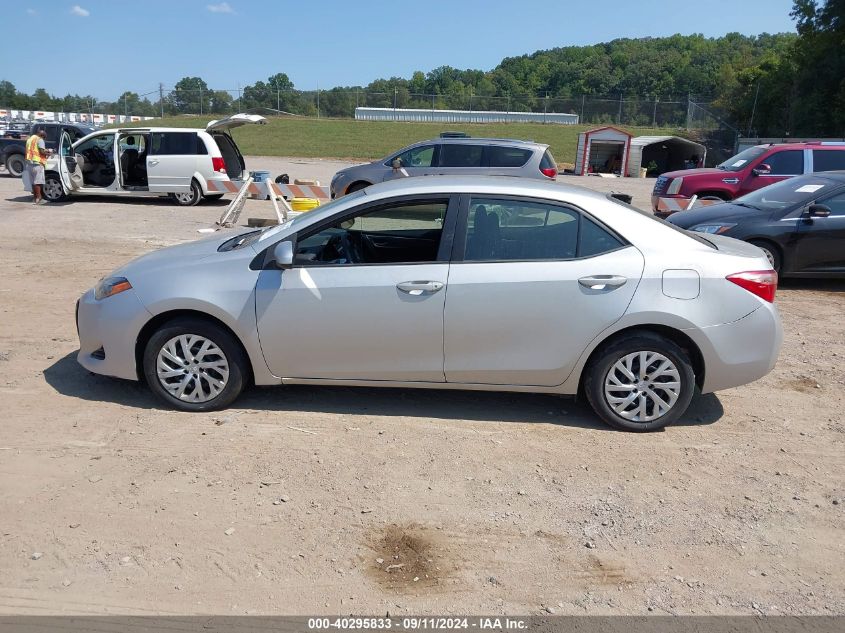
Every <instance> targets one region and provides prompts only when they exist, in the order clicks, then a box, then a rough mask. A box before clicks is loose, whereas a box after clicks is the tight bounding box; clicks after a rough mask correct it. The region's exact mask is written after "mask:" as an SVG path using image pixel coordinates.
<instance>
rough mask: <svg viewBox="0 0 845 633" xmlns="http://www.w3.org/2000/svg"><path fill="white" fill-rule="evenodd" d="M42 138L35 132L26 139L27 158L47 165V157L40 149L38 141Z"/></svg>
mask: <svg viewBox="0 0 845 633" xmlns="http://www.w3.org/2000/svg"><path fill="white" fill-rule="evenodd" d="M40 140H41V137H40V136H38V135H37V134H33V135H32V136H30V137H29V138H28V139H26V160H27V161H29V162H31V163H38V164H40V165H45V164H46V163H47V158H46V157H45V156H42V155H41V151H40V150H39V149H38V141H40Z"/></svg>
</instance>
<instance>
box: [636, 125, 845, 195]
mask: <svg viewBox="0 0 845 633" xmlns="http://www.w3.org/2000/svg"><path fill="white" fill-rule="evenodd" d="M837 169H845V142H829V143H826V142H820V141H814V142H810V143H780V144H774V143H772V144H770V145H756V146H754V147H749V148H748V149H746V150H744V151H742V152H740V153H739V154H737V155H736V156H734V157H733V158H729V159H728V160H726V161H725V162H724V163H722V164H721V165H718V166H717V167H715V168H702V169H684V170H681V171H671V172H667V173H665V174H663V175H662V176H660V177H659V178H658V179H657V182H655V183H654V191H652V193H651V206H652V207H653V208H654V209H655V210H657V199H658V198H691V197H692V196H694V195H697V196H698V197H699V198H702V197H704V196H712V197H716V198H721V199H722V200H733V199H734V198H738V197H739V196H744V195H745V194H746V193H749V192H751V191H754V190H755V189H760V188H762V187H765V186H766V185H770V184H772V183H773V182H778V181H780V180H785V179H786V178H790V177H792V176H799V175H801V174H809V173H811V172H814V171H833V170H837Z"/></svg>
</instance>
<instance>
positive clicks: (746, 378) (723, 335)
mask: <svg viewBox="0 0 845 633" xmlns="http://www.w3.org/2000/svg"><path fill="white" fill-rule="evenodd" d="M685 332H686V333H687V334H688V335H689V336H690V338H692V339H693V340H694V341H695V342H696V344H698V347H699V349H700V350H701V353H702V355H703V357H704V367H705V376H704V386H703V387H702V389H701V392H702V393H710V392H712V391H720V390H722V389H729V388H731V387H739V386H741V385H746V384H748V383H750V382H754V381H755V380H758V379H760V378H762V377H763V376H765V375H766V374H768V373H769V372H770V371H771V370H772V368H773V367H774V366H775V363H776V362H777V359H778V354H779V353H780V348H781V344H782V342H783V328H782V326H781V321H780V314H779V313H778V310H777V308H776V307H775V305H774V304H770V303H766V304H764V305H762V306H760V307H759V308H757V309H756V310H755V311H754V312H752V313H751V314H748V315H746V316H744V317H743V318H741V319H739V320H737V321H733V322H732V323H724V324H722V325H714V326H712V327H707V328H702V329H700V330H696V331H690V330H687V331H685Z"/></svg>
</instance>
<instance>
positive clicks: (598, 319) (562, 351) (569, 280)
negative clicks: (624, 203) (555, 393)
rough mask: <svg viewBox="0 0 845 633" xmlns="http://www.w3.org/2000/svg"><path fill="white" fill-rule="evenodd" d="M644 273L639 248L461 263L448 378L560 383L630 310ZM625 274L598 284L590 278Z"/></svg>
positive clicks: (447, 344) (455, 272)
mask: <svg viewBox="0 0 845 633" xmlns="http://www.w3.org/2000/svg"><path fill="white" fill-rule="evenodd" d="M642 271H643V257H642V255H641V254H640V252H639V251H637V250H636V249H635V248H633V247H628V248H624V249H622V250H618V251H614V252H611V253H606V254H604V255H600V256H598V257H592V258H588V259H579V260H570V261H554V262H549V261H536V262H501V263H499V262H484V263H469V262H466V263H455V264H452V267H451V269H450V271H449V287H448V289H447V292H446V312H445V321H444V351H445V357H446V359H445V373H446V381H447V382H462V383H481V384H501V385H505V384H507V385H538V386H554V385H559V384H561V383H563V382H564V381H565V380H566V378H567V377H568V376H569V374H570V373H571V372H572V368H573V367H574V365H575V363H576V361H577V360H578V358H579V356H580V355H581V353H582V352H583V351H584V349H585V348H586V347H587V345H588V344H589V343H590V341H592V340H593V339H594V338H595V337H596V336H597V335H598V334H599V333H600V332H601V331H602V330H604V329H605V328H607V327H608V326H610V325H612V324H613V323H614V322H615V321H617V320H619V318H621V317H622V315H623V314H624V313H625V310H626V309H627V307H628V304H629V303H630V302H631V298H632V297H633V295H634V291H635V290H636V288H637V284H638V283H639V280H640V277H641V276H642ZM597 275H615V276H617V275H618V276H623V277H625V278H626V279H627V281H626V282H625V283H624V284H623V285H622V286H617V287H607V288H605V289H604V290H593V289H590V288H587V287H585V286H583V285H582V284H580V283H579V281H578V280H579V279H580V278H583V277H594V276H597Z"/></svg>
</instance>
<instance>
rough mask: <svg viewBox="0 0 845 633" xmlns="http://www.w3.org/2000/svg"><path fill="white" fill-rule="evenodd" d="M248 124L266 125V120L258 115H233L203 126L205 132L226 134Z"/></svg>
mask: <svg viewBox="0 0 845 633" xmlns="http://www.w3.org/2000/svg"><path fill="white" fill-rule="evenodd" d="M250 123H255V124H257V125H266V124H267V119H266V118H264V117H263V116H261V115H260V114H245V113H239V114H233V115H232V116H227V117H226V118H225V119H218V120H215V121H211V122H210V123H209V124H208V125H206V126H205V131H206V132H228V131H229V130H231V129H232V128H236V127H240V126H241V125H247V124H250Z"/></svg>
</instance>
